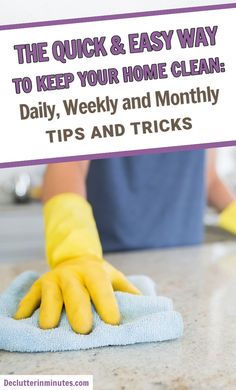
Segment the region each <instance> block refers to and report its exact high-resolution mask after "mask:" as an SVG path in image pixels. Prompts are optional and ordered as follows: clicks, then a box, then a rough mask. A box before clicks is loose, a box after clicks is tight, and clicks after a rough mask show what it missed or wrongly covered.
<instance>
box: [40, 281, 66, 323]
mask: <svg viewBox="0 0 236 390" xmlns="http://www.w3.org/2000/svg"><path fill="white" fill-rule="evenodd" d="M62 307H63V298H62V293H61V289H60V287H59V285H58V283H57V282H56V281H55V280H50V279H45V280H43V281H42V297H41V305H40V314H39V326H40V328H42V329H51V328H55V327H56V326H57V325H58V323H59V321H60V316H61V311H62Z"/></svg>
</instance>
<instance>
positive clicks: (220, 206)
mask: <svg viewBox="0 0 236 390" xmlns="http://www.w3.org/2000/svg"><path fill="white" fill-rule="evenodd" d="M207 198H208V203H209V205H210V206H212V207H214V208H215V209H216V211H217V212H219V213H221V212H222V211H223V210H225V209H226V208H227V207H228V206H229V205H230V204H231V203H232V202H233V201H235V195H234V194H233V192H232V191H231V189H230V188H229V187H228V186H227V185H226V184H225V183H224V182H223V180H222V179H221V178H220V177H219V175H218V173H217V170H216V150H214V149H211V150H209V151H208V160H207Z"/></svg>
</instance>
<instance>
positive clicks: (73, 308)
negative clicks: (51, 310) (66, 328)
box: [61, 275, 93, 334]
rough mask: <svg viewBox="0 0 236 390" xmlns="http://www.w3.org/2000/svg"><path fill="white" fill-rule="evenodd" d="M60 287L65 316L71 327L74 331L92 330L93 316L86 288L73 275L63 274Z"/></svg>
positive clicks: (86, 332) (84, 332) (82, 332)
mask: <svg viewBox="0 0 236 390" xmlns="http://www.w3.org/2000/svg"><path fill="white" fill-rule="evenodd" d="M61 288H62V294H63V300H64V304H65V308H66V314H67V318H68V321H69V323H70V325H71V327H72V329H73V330H74V331H75V332H76V333H81V334H88V333H89V332H91V330H92V326H93V316H92V307H91V302H90V297H89V293H88V291H87V289H86V288H85V287H84V286H83V285H82V283H81V282H80V280H79V279H78V278H76V277H75V276H74V275H73V276H68V275H67V276H63V277H62V280H61Z"/></svg>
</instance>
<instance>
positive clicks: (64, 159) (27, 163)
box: [0, 140, 236, 168]
mask: <svg viewBox="0 0 236 390" xmlns="http://www.w3.org/2000/svg"><path fill="white" fill-rule="evenodd" d="M223 146H236V140H234V141H223V142H213V143H212V142H211V143H204V144H198V145H183V146H168V147H164V148H155V149H141V150H128V151H123V152H111V153H101V154H89V155H86V156H70V157H55V158H47V159H41V160H29V161H15V162H6V163H0V168H12V167H22V166H30V165H40V164H52V163H62V162H71V161H83V160H100V159H102V158H111V157H128V156H138V155H141V154H155V153H169V152H180V151H186V150H188V151H190V150H199V149H210V148H219V147H223Z"/></svg>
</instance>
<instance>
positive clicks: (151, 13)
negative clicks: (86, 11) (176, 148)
mask: <svg viewBox="0 0 236 390" xmlns="http://www.w3.org/2000/svg"><path fill="white" fill-rule="evenodd" d="M231 8H236V3H230V4H215V5H206V6H198V7H186V8H174V9H165V10H159V11H146V12H133V13H124V14H117V15H104V16H89V17H84V18H74V19H64V20H51V21H44V22H31V23H21V24H9V25H3V26H0V31H1V30H2V31H3V30H15V29H21V28H31V27H45V26H58V25H63V24H73V23H86V22H98V21H104V20H115V19H129V18H138V17H146V16H155V15H170V14H179V13H187V12H200V11H213V10H221V9H231Z"/></svg>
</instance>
